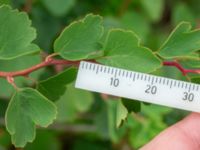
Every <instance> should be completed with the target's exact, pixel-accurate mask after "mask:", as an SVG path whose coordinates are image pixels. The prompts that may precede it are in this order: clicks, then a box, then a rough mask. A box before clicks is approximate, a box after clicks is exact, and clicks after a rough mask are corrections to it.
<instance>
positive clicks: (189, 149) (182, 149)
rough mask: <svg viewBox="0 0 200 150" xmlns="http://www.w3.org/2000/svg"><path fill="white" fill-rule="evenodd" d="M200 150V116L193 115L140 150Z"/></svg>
mask: <svg viewBox="0 0 200 150" xmlns="http://www.w3.org/2000/svg"><path fill="white" fill-rule="evenodd" d="M161 149H162V150H169V149H170V150H200V114H198V113H192V114H190V115H189V116H187V117H186V118H185V119H183V120H181V121H180V122H178V123H176V124H175V125H173V126H171V127H169V128H168V129H166V130H164V131H163V132H161V133H160V134H159V135H158V136H157V137H155V138H154V139H153V140H152V141H151V142H150V143H148V144H147V145H145V146H144V147H142V148H141V149H140V150H161Z"/></svg>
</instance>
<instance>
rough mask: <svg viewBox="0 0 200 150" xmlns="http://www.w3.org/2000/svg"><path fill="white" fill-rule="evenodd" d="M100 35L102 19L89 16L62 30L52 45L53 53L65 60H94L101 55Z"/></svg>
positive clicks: (101, 33)
mask: <svg viewBox="0 0 200 150" xmlns="http://www.w3.org/2000/svg"><path fill="white" fill-rule="evenodd" d="M102 35H103V25H102V18H101V17H100V16H97V15H92V14H89V15H87V16H86V17H85V18H84V19H82V20H80V21H77V22H74V23H72V24H70V25H69V26H68V27H66V28H65V29H64V31H63V32H62V33H61V35H60V36H59V37H58V38H57V39H56V41H55V43H54V52H55V53H58V54H59V55H60V56H61V57H63V58H64V59H67V60H82V59H92V58H95V57H97V56H99V55H102V53H103V52H102V50H101V46H100V44H99V41H100V39H101V37H102Z"/></svg>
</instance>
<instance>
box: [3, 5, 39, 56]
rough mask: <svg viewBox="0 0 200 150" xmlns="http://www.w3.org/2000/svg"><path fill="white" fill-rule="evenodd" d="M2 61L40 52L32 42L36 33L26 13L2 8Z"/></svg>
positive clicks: (4, 6)
mask: <svg viewBox="0 0 200 150" xmlns="http://www.w3.org/2000/svg"><path fill="white" fill-rule="evenodd" d="M0 14H1V15H0V35H1V36H0V59H13V58H16V57H19V56H22V55H27V54H30V53H35V52H39V51H40V49H39V47H38V46H37V45H35V44H33V43H32V41H33V40H34V39H35V38H36V31H35V29H34V28H33V27H31V21H30V20H29V18H28V15H27V14H26V13H24V12H18V11H17V10H12V9H11V8H10V7H9V6H6V5H3V6H0Z"/></svg>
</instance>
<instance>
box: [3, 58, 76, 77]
mask: <svg viewBox="0 0 200 150" xmlns="http://www.w3.org/2000/svg"><path fill="white" fill-rule="evenodd" d="M78 63H79V61H68V60H57V59H50V60H49V61H43V62H41V63H39V64H37V65H35V66H32V67H30V68H27V69H24V70H20V71H14V72H4V71H0V77H3V78H7V77H16V76H28V75H29V74H30V73H32V72H33V71H36V70H38V69H40V68H43V67H46V66H50V65H66V64H67V65H73V64H78Z"/></svg>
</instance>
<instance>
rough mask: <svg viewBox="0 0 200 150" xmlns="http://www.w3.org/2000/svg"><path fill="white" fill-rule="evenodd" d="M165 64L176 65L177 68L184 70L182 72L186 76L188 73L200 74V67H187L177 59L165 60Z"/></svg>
mask: <svg viewBox="0 0 200 150" xmlns="http://www.w3.org/2000/svg"><path fill="white" fill-rule="evenodd" d="M163 65H164V66H174V67H176V68H177V69H179V70H180V71H181V72H182V74H183V75H184V76H185V75H187V74H188V73H195V74H200V69H185V68H183V66H181V64H179V63H178V62H177V61H164V62H163Z"/></svg>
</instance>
